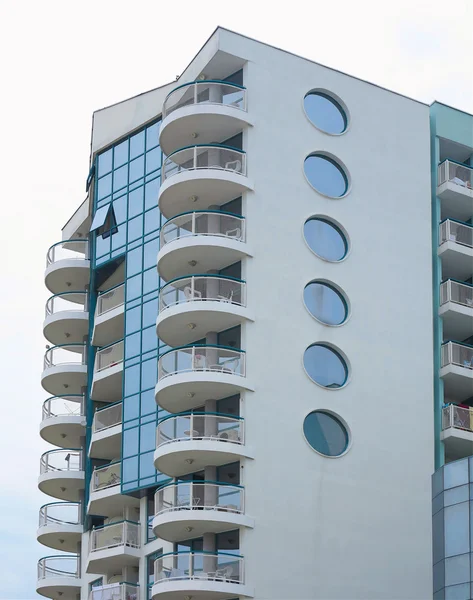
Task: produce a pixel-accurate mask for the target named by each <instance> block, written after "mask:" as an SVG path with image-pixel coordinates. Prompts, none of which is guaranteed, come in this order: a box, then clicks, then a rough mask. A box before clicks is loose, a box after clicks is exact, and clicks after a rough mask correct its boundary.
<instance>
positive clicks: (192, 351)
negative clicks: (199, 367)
mask: <svg viewBox="0 0 473 600" xmlns="http://www.w3.org/2000/svg"><path fill="white" fill-rule="evenodd" d="M191 360H192V371H195V346H192V350H191Z"/></svg>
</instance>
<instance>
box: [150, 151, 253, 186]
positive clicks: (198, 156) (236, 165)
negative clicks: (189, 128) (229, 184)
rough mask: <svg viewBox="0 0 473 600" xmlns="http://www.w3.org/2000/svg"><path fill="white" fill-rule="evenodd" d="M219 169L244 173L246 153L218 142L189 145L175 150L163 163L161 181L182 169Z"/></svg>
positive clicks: (182, 170) (180, 171)
mask: <svg viewBox="0 0 473 600" xmlns="http://www.w3.org/2000/svg"><path fill="white" fill-rule="evenodd" d="M200 169H219V170H223V171H229V172H232V173H237V174H238V175H246V154H245V152H243V151H242V150H238V149H237V148H231V147H230V146H222V145H219V144H214V145H206V146H190V147H188V148H182V149H181V150H176V151H175V152H173V153H172V154H170V155H169V156H168V157H167V158H166V160H165V161H164V163H163V167H162V171H161V177H162V179H163V181H165V180H166V179H169V178H170V177H172V176H173V175H177V174H178V173H182V172H184V171H193V170H200Z"/></svg>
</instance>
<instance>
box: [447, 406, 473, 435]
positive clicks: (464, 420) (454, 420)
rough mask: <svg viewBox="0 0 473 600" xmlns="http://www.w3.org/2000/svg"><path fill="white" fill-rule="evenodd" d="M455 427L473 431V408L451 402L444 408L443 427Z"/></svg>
mask: <svg viewBox="0 0 473 600" xmlns="http://www.w3.org/2000/svg"><path fill="white" fill-rule="evenodd" d="M449 427H454V428H455V429H463V430H464V431H472V432H473V409H468V408H462V407H460V406H456V405H455V404H450V405H449V406H446V407H445V408H444V409H443V410H442V429H448V428H449Z"/></svg>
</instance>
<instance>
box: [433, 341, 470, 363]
mask: <svg viewBox="0 0 473 600" xmlns="http://www.w3.org/2000/svg"><path fill="white" fill-rule="evenodd" d="M447 365H455V366H457V367H464V368H465V369H473V346H468V345H466V344H460V343H458V342H446V343H445V344H443V345H442V363H441V366H442V367H445V366H447Z"/></svg>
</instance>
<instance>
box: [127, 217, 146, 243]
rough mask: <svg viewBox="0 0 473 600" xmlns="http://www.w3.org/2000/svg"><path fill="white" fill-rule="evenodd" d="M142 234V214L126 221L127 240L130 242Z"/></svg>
mask: <svg viewBox="0 0 473 600" xmlns="http://www.w3.org/2000/svg"><path fill="white" fill-rule="evenodd" d="M142 235H143V216H142V215H140V216H139V217H135V218H134V219H132V220H131V221H128V241H129V242H132V241H133V240H136V239H137V238H140V237H141V236H142Z"/></svg>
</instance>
